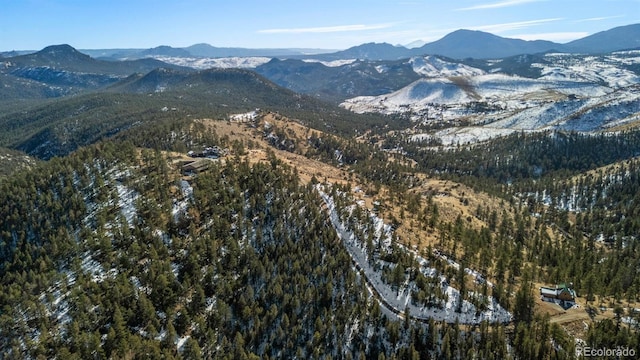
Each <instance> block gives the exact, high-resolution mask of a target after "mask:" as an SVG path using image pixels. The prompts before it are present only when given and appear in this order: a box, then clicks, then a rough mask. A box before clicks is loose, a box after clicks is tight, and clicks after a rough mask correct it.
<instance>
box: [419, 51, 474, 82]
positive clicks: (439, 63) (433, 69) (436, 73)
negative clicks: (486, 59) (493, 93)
mask: <svg viewBox="0 0 640 360" xmlns="http://www.w3.org/2000/svg"><path fill="white" fill-rule="evenodd" d="M409 63H411V65H412V66H413V71H415V72H416V73H418V74H420V75H422V76H425V77H442V76H476V75H482V74H484V73H485V72H484V71H483V70H480V69H476V68H474V67H471V66H467V65H464V64H458V63H453V62H448V61H444V60H442V59H440V58H438V57H436V56H425V57H413V58H411V60H409Z"/></svg>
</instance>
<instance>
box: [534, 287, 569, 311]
mask: <svg viewBox="0 0 640 360" xmlns="http://www.w3.org/2000/svg"><path fill="white" fill-rule="evenodd" d="M540 298H541V299H542V300H543V301H548V302H553V303H556V304H558V305H560V306H562V307H563V308H564V309H568V308H570V307H573V306H574V305H575V304H576V292H575V291H574V290H573V289H572V288H571V287H569V285H567V284H558V285H556V286H555V287H545V286H543V287H541V288H540Z"/></svg>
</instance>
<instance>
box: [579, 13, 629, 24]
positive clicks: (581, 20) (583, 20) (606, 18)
mask: <svg viewBox="0 0 640 360" xmlns="http://www.w3.org/2000/svg"><path fill="white" fill-rule="evenodd" d="M623 17H624V15H616V16H602V17H593V18H587V19H580V20H576V21H574V23H581V22H588V21H602V20H609V19H619V18H623Z"/></svg>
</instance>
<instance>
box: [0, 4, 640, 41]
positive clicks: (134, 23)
mask: <svg viewBox="0 0 640 360" xmlns="http://www.w3.org/2000/svg"><path fill="white" fill-rule="evenodd" d="M635 23H640V0H456V1H453V0H450V1H419V0H397V1H389V0H366V1H365V0H315V1H306V0H245V1H242V0H235V1H219V0H0V51H7V50H27V49H29V50H36V49H41V48H43V47H45V46H47V45H52V44H63V43H66V44H70V45H71V46H74V47H76V48H80V49H101V48H102V49H104V48H150V47H155V46H159V45H169V46H174V47H184V46H189V45H192V44H195V43H209V44H211V45H214V46H220V47H246V48H323V49H345V48H348V47H351V46H355V45H359V44H362V43H367V42H387V43H391V44H409V43H411V42H413V41H416V40H423V41H426V42H430V41H435V40H437V39H439V38H441V37H443V36H444V35H446V34H447V33H449V32H452V31H454V30H457V29H472V30H482V31H486V32H490V33H493V34H496V35H499V36H503V37H511V38H521V39H525V40H534V39H543V40H552V41H556V42H561V43H562V42H568V41H570V40H574V39H577V38H580V37H584V36H586V35H590V34H593V33H596V32H598V31H603V30H607V29H610V28H613V27H616V26H621V25H628V24H635Z"/></svg>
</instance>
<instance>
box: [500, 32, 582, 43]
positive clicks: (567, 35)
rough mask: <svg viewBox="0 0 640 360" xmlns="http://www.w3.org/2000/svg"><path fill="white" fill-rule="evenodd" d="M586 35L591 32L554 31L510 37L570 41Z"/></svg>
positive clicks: (560, 41)
mask: <svg viewBox="0 0 640 360" xmlns="http://www.w3.org/2000/svg"><path fill="white" fill-rule="evenodd" d="M585 36H589V33H588V32H586V31H573V32H552V33H541V34H521V35H511V36H509V37H510V38H514V39H522V40H548V41H553V42H559V43H563V42H569V41H572V40H576V39H580V38H583V37H585Z"/></svg>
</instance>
